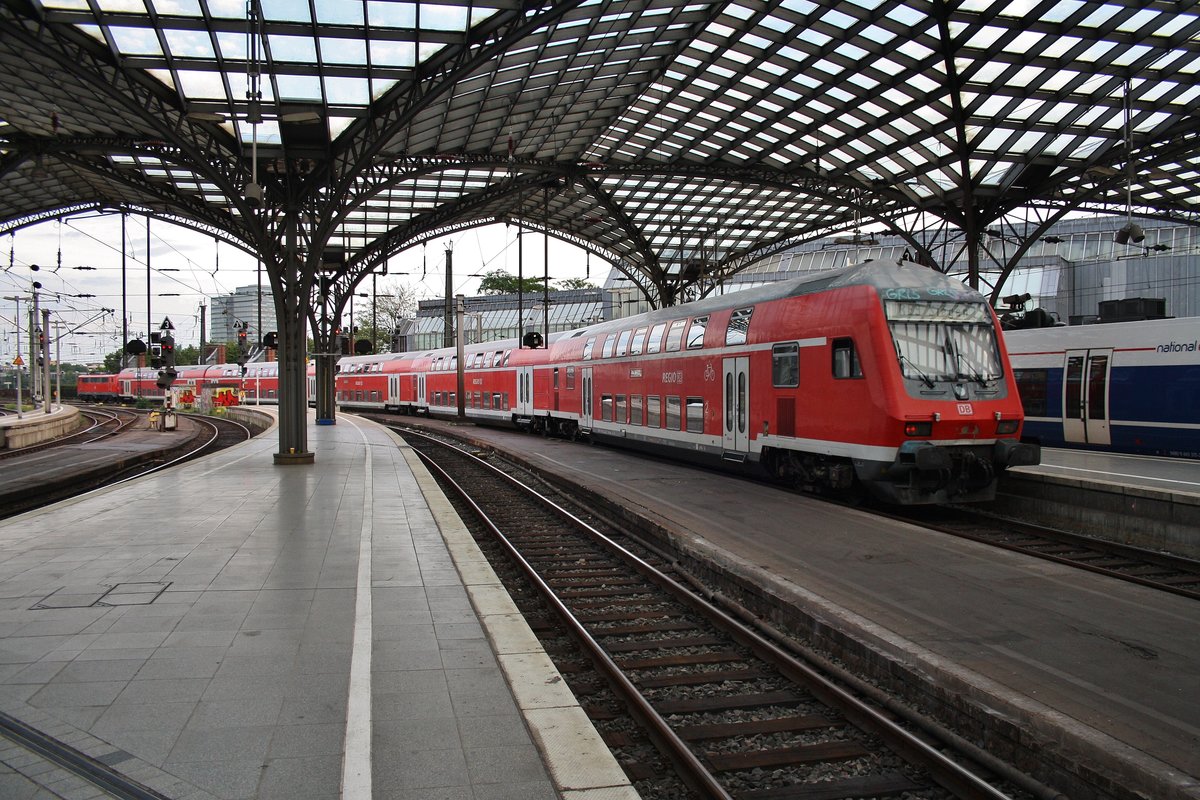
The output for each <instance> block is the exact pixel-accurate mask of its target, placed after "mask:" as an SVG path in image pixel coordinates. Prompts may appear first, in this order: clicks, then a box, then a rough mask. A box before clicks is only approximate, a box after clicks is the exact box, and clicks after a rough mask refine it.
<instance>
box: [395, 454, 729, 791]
mask: <svg viewBox="0 0 1200 800" xmlns="http://www.w3.org/2000/svg"><path fill="white" fill-rule="evenodd" d="M455 449H457V448H455ZM415 452H417V455H418V456H419V457H420V459H421V461H422V463H424V464H425V465H426V467H427V468H429V469H430V470H431V471H433V472H435V473H436V474H437V475H438V476H440V477H441V478H442V480H444V481H445V482H446V483H447V484H448V485H449V486H451V487H452V488H453V489H454V491H455V492H456V493H457V494H458V495H459V497H460V498H461V499H462V501H463V502H464V503H466V504H467V505H468V506H470V507H471V510H472V511H473V512H474V513H475V514H476V515H477V516H478V517H479V520H480V522H481V524H483V525H484V527H486V528H487V529H488V531H489V532H490V533H491V534H492V536H493V537H495V539H496V541H497V543H498V544H500V546H501V547H503V548H504V550H505V551H506V552H507V553H508V556H509V557H510V558H511V559H512V560H513V562H514V563H515V564H516V565H517V566H518V567H519V568H520V570H521V572H522V573H524V575H525V577H526V578H527V579H528V580H529V581H530V582H531V583H532V584H533V585H534V587H535V588H536V589H537V590H538V592H539V593H540V594H541V595H542V598H543V599H544V600H545V601H546V603H548V604H549V605H550V606H551V608H553V609H554V611H555V613H556V614H557V615H558V616H559V618H560V619H561V620H562V621H563V624H564V625H566V626H567V627H568V628H569V629H570V632H571V634H572V635H573V636H574V637H575V638H576V639H577V640H578V641H579V642H580V644H582V645H583V647H584V649H585V650H586V651H587V654H588V657H589V658H591V660H592V662H593V663H595V664H596V666H597V668H598V669H599V670H600V671H601V672H602V673H603V675H604V677H605V678H606V679H607V680H608V681H609V683H610V685H611V686H612V687H613V689H614V690H615V691H616V692H617V693H618V694H619V695H620V696H621V698H622V699H623V700H624V701H625V702H626V703H628V704H629V707H630V709H631V710H632V711H633V713H634V715H635V716H637V717H638V718H639V719H640V720H641V722H642V724H643V725H645V726H646V729H647V732H648V733H649V735H650V737H651V738H652V739H653V740H654V742H655V744H657V745H658V747H659V750H660V751H661V752H662V753H663V755H665V756H666V757H667V758H669V759H670V760H671V762H672V763H674V764H675V766H676V768H677V769H679V772H680V776H681V777H682V779H683V780H684V782H685V783H687V784H688V785H689V786H690V787H691V788H692V789H694V790H696V791H698V792H700V793H701V794H703V795H704V796H705V797H711V798H715V799H716V800H733V796H732V795H730V794H729V793H728V792H727V791H725V788H724V787H723V786H721V784H720V783H719V782H718V781H717V779H716V778H715V777H714V776H713V775H712V773H711V772H709V771H708V770H707V769H706V768H705V767H704V765H703V764H701V763H700V760H699V759H698V758H696V754H695V753H693V752H692V750H691V748H689V747H688V746H687V744H686V743H685V742H684V741H683V740H682V739H680V738H679V736H678V735H677V734H676V733H675V731H673V730H672V729H671V726H670V725H668V724H667V721H666V720H664V719H663V718H662V716H661V715H659V713H658V712H657V711H655V710H654V707H653V706H651V705H650V703H649V702H648V701H647V700H646V698H645V697H644V696H643V695H642V693H641V692H639V691H638V689H637V687H636V686H634V685H633V683H632V682H631V681H630V680H629V678H628V676H626V675H625V673H624V672H622V671H621V669H620V667H618V666H617V665H616V664H615V663H614V662H613V660H612V659H611V658H610V657H609V655H608V654H607V653H606V652H604V649H603V648H602V647H601V646H600V644H599V643H598V642H597V641H596V640H595V639H594V638H593V637H592V635H591V634H590V633H588V631H587V629H586V628H584V627H583V625H582V624H581V623H580V622H579V620H578V619H576V618H575V615H574V614H572V613H571V611H570V609H568V608H567V607H566V605H565V604H564V603H563V602H562V600H560V599H559V598H558V596H557V595H556V594H555V593H554V590H553V589H551V588H550V587H549V586H548V585H547V584H546V582H545V581H544V580H542V577H541V576H540V575H538V574H537V571H536V570H534V568H533V566H532V565H530V563H529V562H528V561H526V560H525V558H524V557H523V556H522V555H521V554H520V552H518V550H517V548H516V547H514V546H513V544H512V543H511V542H510V541H509V540H508V538H507V537H506V536H505V535H504V533H503V532H502V531H501V530H500V529H499V528H498V527H496V525H495V524H494V523H493V522H492V521H491V519H490V518H489V517H488V515H487V514H486V513H485V512H484V510H483V509H482V508H480V507H479V506H478V504H476V503H475V501H474V500H472V499H471V496H470V495H469V494H468V493H467V491H466V489H464V488H463V487H462V486H460V485H459V484H458V482H457V481H455V480H454V479H453V478H452V477H450V475H449V474H448V473H447V472H446V471H445V470H443V469H442V468H441V467H440V466H438V464H437V463H436V462H435V461H433V460H432V459H431V458H429V457H428V456H426V455H425V454H424V453H421V452H419V451H415ZM460 452H461V451H460ZM467 455H469V454H467ZM481 463H482V462H481ZM485 466H488V467H489V468H492V469H494V467H491V465H485ZM500 474H503V473H500ZM505 477H508V476H505ZM510 480H511V478H510ZM517 485H518V486H519V485H520V484H519V483H518V484H517ZM530 491H531V492H532V490H530ZM533 494H535V495H536V493H535V492H534V493H533ZM537 496H540V495H537ZM546 502H550V501H546Z"/></svg>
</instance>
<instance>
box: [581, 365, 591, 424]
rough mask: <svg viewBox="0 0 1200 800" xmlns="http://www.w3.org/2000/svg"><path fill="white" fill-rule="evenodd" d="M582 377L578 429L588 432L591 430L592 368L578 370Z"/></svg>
mask: <svg viewBox="0 0 1200 800" xmlns="http://www.w3.org/2000/svg"><path fill="white" fill-rule="evenodd" d="M580 372H581V373H582V375H581V376H580V381H582V389H583V397H582V398H581V399H582V403H581V404H580V406H579V427H580V428H583V429H584V430H588V431H590V430H591V429H592V368H591V367H584V368H583V369H581V370H580Z"/></svg>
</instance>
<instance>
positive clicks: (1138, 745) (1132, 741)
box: [419, 420, 1200, 800]
mask: <svg viewBox="0 0 1200 800" xmlns="http://www.w3.org/2000/svg"><path fill="white" fill-rule="evenodd" d="M419 424H422V425H424V424H426V422H425V421H424V420H422V421H421V422H420V423H419ZM433 425H435V426H436V427H440V428H442V429H445V430H450V431H454V432H456V433H457V434H459V435H462V436H465V437H467V438H469V439H470V440H471V441H474V442H476V443H478V444H481V445H485V446H491V447H494V448H496V449H497V450H498V451H501V452H506V453H515V454H518V456H517V460H520V461H524V462H525V463H527V464H529V465H530V466H532V467H533V468H535V469H537V470H538V471H540V472H541V473H542V474H543V475H544V476H546V477H547V478H548V479H550V480H552V481H555V482H561V483H563V484H567V483H569V484H571V485H573V486H575V487H577V488H576V489H574V491H577V492H579V493H582V494H589V495H592V496H595V497H597V498H600V499H602V500H608V501H611V502H612V503H614V504H619V505H620V506H622V507H625V508H629V509H631V512H630V513H636V514H638V515H639V516H641V517H643V518H646V519H648V520H650V521H651V522H652V523H653V524H655V525H657V526H658V527H659V528H660V530H661V533H662V535H663V536H664V537H669V538H670V539H671V543H672V544H673V545H674V546H675V547H676V548H677V550H679V551H680V552H682V553H685V554H687V555H689V556H692V557H695V558H696V559H697V560H701V561H704V562H706V563H711V564H713V565H715V569H717V570H720V571H723V572H724V573H725V574H726V575H728V576H730V577H731V580H732V581H733V582H736V583H738V584H740V585H741V586H743V587H746V591H749V590H750V589H753V590H754V591H755V592H756V593H757V594H761V595H764V596H766V597H768V598H769V599H770V600H771V601H772V602H774V603H775V604H776V605H786V606H787V607H788V608H791V609H797V610H798V613H793V614H791V616H792V617H799V618H800V619H802V620H804V622H803V624H804V625H806V626H807V627H806V629H805V633H806V634H807V635H810V636H811V637H812V638H813V639H814V640H817V641H819V642H821V643H822V644H823V645H825V644H829V645H836V646H837V647H838V648H840V649H841V652H843V653H844V654H845V657H846V658H847V659H853V660H854V661H855V663H857V664H861V665H863V666H864V667H866V668H869V669H873V670H874V671H875V672H876V673H877V675H878V676H880V677H879V678H878V679H879V681H880V683H881V684H882V685H886V686H890V687H891V688H894V689H897V690H901V689H904V690H914V687H919V688H916V689H915V690H914V691H915V693H916V694H917V696H918V697H919V700H920V702H921V703H922V704H927V706H926V707H930V708H936V707H939V706H944V707H947V708H954V709H956V710H959V711H965V712H967V713H968V714H971V715H974V717H975V718H976V719H978V720H979V729H978V730H979V736H980V740H979V741H981V742H984V746H985V747H988V748H990V749H992V750H993V751H994V752H997V753H1000V751H1002V749H1003V748H1005V747H1006V746H1008V745H1010V744H1011V743H1012V742H1014V741H1018V740H1019V741H1021V743H1022V744H1029V743H1036V745H1035V752H1039V756H1038V757H1040V758H1042V759H1044V762H1045V763H1044V764H1043V765H1042V766H1041V767H1039V769H1042V770H1043V771H1044V772H1046V773H1047V774H1053V773H1054V772H1055V771H1056V770H1058V771H1061V772H1063V773H1066V772H1070V773H1071V774H1077V775H1083V776H1085V777H1086V778H1087V779H1088V780H1090V781H1092V782H1093V783H1095V784H1097V785H1107V786H1110V787H1114V788H1115V789H1120V790H1123V791H1128V794H1127V795H1126V796H1128V797H1139V798H1155V800H1168V799H1171V800H1181V799H1182V798H1200V692H1197V691H1196V688H1197V687H1198V686H1200V626H1198V625H1196V619H1197V607H1196V604H1195V601H1192V600H1188V599H1185V598H1182V597H1178V596H1175V595H1169V594H1165V593H1161V592H1156V591H1154V590H1152V589H1147V588H1143V587H1140V586H1136V585H1133V584H1129V583H1125V582H1123V581H1118V580H1114V579H1110V578H1106V577H1103V576H1100V575H1095V574H1093V573H1088V572H1083V571H1080V570H1075V569H1072V568H1070V567H1067V566H1062V565H1058V564H1053V563H1050V562H1046V561H1043V560H1040V559H1036V558H1032V557H1027V556H1023V555H1020V554H1017V553H1012V552H1009V551H1005V550H998V549H995V548H991V547H988V546H986V545H982V544H978V543H975V542H971V541H967V540H963V539H958V538H955V537H952V536H948V535H944V534H939V533H936V532H933V531H929V530H926V529H923V528H919V527H916V526H913V525H909V524H906V523H901V522H891V521H888V520H884V519H880V518H878V517H875V516H873V515H869V514H866V513H863V512H859V511H856V510H853V509H847V508H843V507H839V506H836V505H832V504H829V503H824V502H821V501H819V500H814V499H810V498H806V497H803V496H800V495H795V494H792V493H788V492H784V491H781V490H779V489H777V488H775V487H772V486H769V485H766V484H761V483H756V482H752V481H746V480H741V479H738V478H735V477H733V476H730V475H726V474H721V473H715V472H711V471H707V470H697V469H692V468H689V467H687V466H684V465H680V464H676V463H669V462H664V461H660V460H657V459H651V458H645V457H641V456H637V455H634V454H630V453H628V452H625V451H620V450H617V449H610V448H607V447H589V446H588V445H586V444H580V443H570V442H566V441H561V440H555V439H543V438H541V437H536V436H530V435H528V434H521V433H516V432H512V431H506V430H498V429H487V428H478V427H475V426H469V425H451V424H449V423H441V422H435V423H433ZM1196 534H1197V530H1195V529H1194V530H1193V535H1196ZM984 731H991V733H990V734H988V735H990V736H991V738H990V739H985V738H984V737H985V734H984Z"/></svg>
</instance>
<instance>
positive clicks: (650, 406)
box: [646, 394, 662, 428]
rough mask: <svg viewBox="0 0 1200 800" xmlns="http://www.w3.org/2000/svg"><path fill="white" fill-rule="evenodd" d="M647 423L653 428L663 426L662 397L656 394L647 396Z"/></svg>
mask: <svg viewBox="0 0 1200 800" xmlns="http://www.w3.org/2000/svg"><path fill="white" fill-rule="evenodd" d="M646 425H648V426H649V427H651V428H661V427H662V398H661V397H659V396H658V395H656V394H651V395H647V396H646Z"/></svg>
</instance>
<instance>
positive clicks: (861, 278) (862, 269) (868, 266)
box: [566, 259, 985, 336]
mask: <svg viewBox="0 0 1200 800" xmlns="http://www.w3.org/2000/svg"><path fill="white" fill-rule="evenodd" d="M850 286H872V287H875V288H876V289H879V290H887V289H916V290H929V289H936V290H938V291H939V295H940V296H942V297H945V298H946V299H949V300H973V301H977V302H985V300H984V298H983V295H981V294H980V293H979V292H977V291H976V290H974V289H972V288H970V287H969V286H967V285H966V284H964V283H963V282H962V281H959V280H957V279H955V278H951V277H949V276H947V275H945V274H943V273H941V272H938V271H937V270H935V269H932V268H930V267H926V266H924V265H923V264H918V263H916V262H914V261H898V260H894V259H886V260H879V261H864V262H862V263H861V264H854V265H852V266H849V267H843V268H841V269H835V270H821V271H819V272H812V273H809V274H808V275H803V276H800V277H798V278H791V279H789V280H785V281H777V282H775V283H770V284H767V285H765V286H757V287H755V288H753V289H743V290H742V291H739V292H731V293H729V294H724V295H718V296H715V297H706V298H704V299H703V300H697V301H694V302H691V303H682V304H680V305H677V306H668V307H667V308H660V309H656V310H654V311H649V312H646V313H645V314H639V315H637V317H636V318H637V319H638V321H639V322H642V321H645V322H648V323H655V322H662V321H665V320H672V319H679V318H680V317H694V316H702V315H704V314H708V313H712V312H714V311H723V310H725V309H729V308H742V307H745V306H750V305H755V304H757V303H763V302H767V301H770V300H780V299H783V298H785V297H800V296H802V295H808V294H816V293H818V292H824V291H828V290H830V289H840V288H846V287H850ZM632 319H634V317H622V318H620V319H614V320H607V321H605V322H600V323H597V324H595V325H589V326H587V327H586V328H583V329H581V330H580V331H567V332H566V335H570V336H578V335H582V333H592V332H607V331H611V330H614V329H618V328H621V329H623V328H627V327H629V324H630V320H632Z"/></svg>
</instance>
